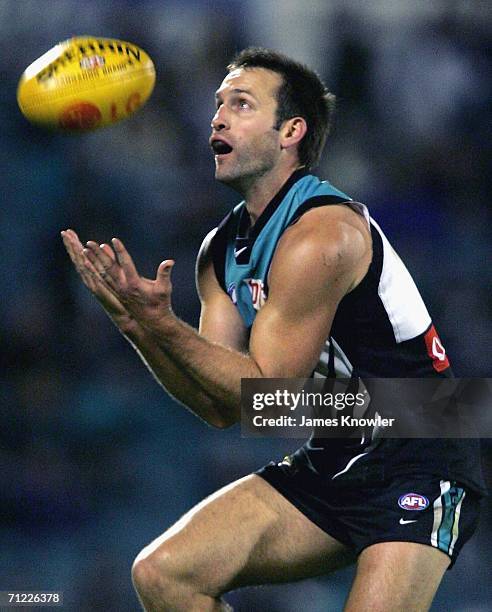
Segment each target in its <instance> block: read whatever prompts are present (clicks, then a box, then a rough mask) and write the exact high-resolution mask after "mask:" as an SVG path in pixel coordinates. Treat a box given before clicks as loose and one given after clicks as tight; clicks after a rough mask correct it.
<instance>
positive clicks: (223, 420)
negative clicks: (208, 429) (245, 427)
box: [209, 406, 241, 429]
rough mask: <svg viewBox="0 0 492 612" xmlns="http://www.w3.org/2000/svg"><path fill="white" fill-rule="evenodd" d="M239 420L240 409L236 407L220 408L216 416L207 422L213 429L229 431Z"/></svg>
mask: <svg viewBox="0 0 492 612" xmlns="http://www.w3.org/2000/svg"><path fill="white" fill-rule="evenodd" d="M240 420H241V408H240V406H237V407H235V408H233V407H232V406H220V407H219V409H218V410H217V413H216V415H215V416H214V418H213V419H212V420H210V421H209V423H210V425H212V426H213V427H215V429H229V428H230V427H232V426H233V425H235V424H236V423H239V421H240Z"/></svg>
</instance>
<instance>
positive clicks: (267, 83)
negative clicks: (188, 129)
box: [210, 48, 334, 191]
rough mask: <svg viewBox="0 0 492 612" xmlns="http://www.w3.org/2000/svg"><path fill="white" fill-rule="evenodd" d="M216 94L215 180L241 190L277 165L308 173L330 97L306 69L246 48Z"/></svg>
mask: <svg viewBox="0 0 492 612" xmlns="http://www.w3.org/2000/svg"><path fill="white" fill-rule="evenodd" d="M228 70H229V73H228V75H227V76H226V78H225V79H224V81H223V82H222V84H221V86H220V88H219V89H218V90H217V93H216V98H217V112H216V114H215V116H214V118H213V120H212V128H213V133H212V136H211V139H210V140H211V144H212V146H213V148H214V150H215V152H216V158H215V159H216V177H217V178H218V179H219V180H222V181H224V182H226V183H229V184H230V185H231V186H233V187H236V188H238V189H239V190H240V191H241V190H243V189H244V187H245V185H247V184H248V181H249V182H254V181H255V180H256V179H257V178H258V177H260V176H262V175H263V174H266V173H267V172H269V171H271V170H273V169H275V167H276V166H278V164H279V163H281V162H282V161H283V162H285V161H287V162H288V163H290V164H292V165H293V166H294V167H298V166H305V167H307V168H311V167H313V166H314V165H315V163H316V162H317V161H318V159H319V156H320V154H321V151H322V149H323V146H324V143H325V140H326V136H327V134H328V130H329V125H330V117H331V113H332V111H333V106H334V96H333V95H332V94H330V93H328V92H327V90H326V88H325V87H324V85H323V83H322V82H321V81H320V79H319V78H318V76H317V75H316V74H315V73H314V72H313V71H311V70H310V69H309V68H307V67H306V66H303V65H302V64H299V63H297V62H294V61H293V60H291V59H289V58H287V57H285V56H283V55H281V54H279V53H276V52H274V51H269V50H266V49H256V48H250V49H245V50H244V51H242V52H241V53H239V54H238V55H237V56H236V57H235V58H234V60H233V61H232V63H231V64H230V65H229V66H228Z"/></svg>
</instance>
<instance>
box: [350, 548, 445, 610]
mask: <svg viewBox="0 0 492 612" xmlns="http://www.w3.org/2000/svg"><path fill="white" fill-rule="evenodd" d="M449 564H450V558H449V557H448V556H447V555H446V554H444V553H443V552H441V551H440V550H437V549H436V548H432V547H431V546H427V545H425V544H416V543H415V542H383V543H379V544H373V545H372V546H369V547H368V548H366V549H365V550H363V551H362V553H361V554H360V556H359V560H358V564H357V574H356V577H355V581H354V584H353V586H352V590H351V592H350V596H349V598H348V601H347V604H346V607H345V612H400V611H401V610H405V611H406V612H424V611H426V610H428V609H429V608H430V606H431V603H432V600H433V599H434V595H435V593H436V590H437V588H438V586H439V584H440V582H441V580H442V577H443V574H444V572H445V571H446V569H447V567H448V566H449Z"/></svg>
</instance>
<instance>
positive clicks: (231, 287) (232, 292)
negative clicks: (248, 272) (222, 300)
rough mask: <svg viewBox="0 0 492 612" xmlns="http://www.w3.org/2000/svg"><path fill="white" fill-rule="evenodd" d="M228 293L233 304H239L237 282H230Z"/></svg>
mask: <svg viewBox="0 0 492 612" xmlns="http://www.w3.org/2000/svg"><path fill="white" fill-rule="evenodd" d="M227 295H228V296H229V297H230V298H231V300H232V303H233V304H237V291H236V283H229V286H228V287H227Z"/></svg>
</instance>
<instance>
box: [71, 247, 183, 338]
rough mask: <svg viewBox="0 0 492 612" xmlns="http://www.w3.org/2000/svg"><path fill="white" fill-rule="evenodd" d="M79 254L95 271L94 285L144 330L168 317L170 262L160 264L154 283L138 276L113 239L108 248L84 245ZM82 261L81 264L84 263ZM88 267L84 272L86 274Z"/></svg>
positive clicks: (86, 265)
mask: <svg viewBox="0 0 492 612" xmlns="http://www.w3.org/2000/svg"><path fill="white" fill-rule="evenodd" d="M83 255H84V257H85V260H87V261H88V264H90V266H91V267H92V269H93V270H95V271H96V273H97V277H98V282H100V283H101V284H102V286H103V288H104V290H105V291H107V292H109V293H111V294H112V296H113V297H114V298H115V299H116V300H117V302H119V303H120V304H121V305H122V306H123V307H124V308H125V309H126V311H127V312H128V313H130V315H131V316H133V317H134V318H135V319H136V320H137V321H138V322H139V323H141V324H142V325H143V326H145V327H150V328H152V327H154V326H155V325H156V324H159V323H161V322H163V321H165V320H166V318H169V316H170V315H171V314H172V310H171V293H172V284H171V278H170V277H171V269H172V267H173V265H174V261H172V260H166V261H163V262H162V263H161V264H160V266H159V267H158V269H157V274H156V278H155V280H150V279H148V278H144V277H143V276H140V275H139V273H138V272H137V269H136V267H135V264H134V263H133V260H132V258H131V256H130V254H129V253H128V251H127V250H126V248H125V246H124V244H123V243H122V242H121V240H118V238H113V239H112V241H111V246H110V245H108V244H102V245H98V244H97V243H96V242H93V241H89V242H87V245H86V248H84V249H83ZM85 260H84V261H85ZM88 264H84V265H85V270H86V271H88Z"/></svg>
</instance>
